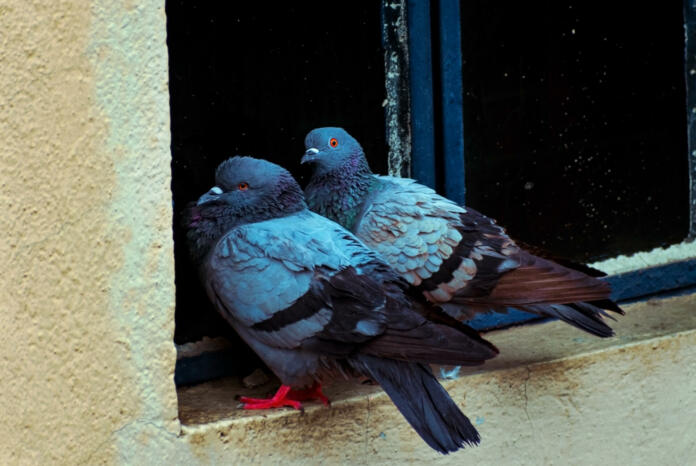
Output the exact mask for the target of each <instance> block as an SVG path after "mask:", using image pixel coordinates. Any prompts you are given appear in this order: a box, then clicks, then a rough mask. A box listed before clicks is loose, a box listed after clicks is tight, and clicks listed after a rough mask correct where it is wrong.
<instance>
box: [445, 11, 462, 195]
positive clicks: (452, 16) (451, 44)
mask: <svg viewBox="0 0 696 466" xmlns="http://www.w3.org/2000/svg"><path fill="white" fill-rule="evenodd" d="M459 14H460V11H459V0H440V8H439V16H440V17H439V26H440V31H439V32H440V36H439V37H440V89H441V95H440V98H441V99H442V120H441V121H442V145H441V147H442V149H443V157H444V169H445V173H444V181H445V196H446V197H448V198H449V199H451V200H453V201H455V202H457V203H459V204H464V198H465V193H466V187H465V184H464V120H463V112H462V45H461V31H460V24H461V22H460V17H459Z"/></svg>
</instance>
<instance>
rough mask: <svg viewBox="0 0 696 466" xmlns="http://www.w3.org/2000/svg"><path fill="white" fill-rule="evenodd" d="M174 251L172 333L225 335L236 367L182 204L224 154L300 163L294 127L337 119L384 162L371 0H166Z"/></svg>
mask: <svg viewBox="0 0 696 466" xmlns="http://www.w3.org/2000/svg"><path fill="white" fill-rule="evenodd" d="M166 13H167V32H168V46H169V57H170V61H169V72H170V96H171V128H172V158H173V159H172V191H173V196H174V215H175V221H174V244H175V259H176V333H175V338H174V339H175V342H176V343H177V344H183V343H187V342H192V341H197V340H199V339H201V338H202V337H204V336H209V337H214V336H225V337H227V338H229V339H230V341H232V343H233V346H232V348H231V349H230V350H229V353H231V354H233V355H234V357H228V358H227V362H226V364H229V365H232V366H234V367H233V368H232V369H233V371H235V372H237V373H238V374H246V373H248V371H249V370H250V369H251V368H253V367H257V366H258V364H259V363H258V360H257V359H256V356H254V355H253V353H252V352H251V350H249V349H248V348H247V347H246V345H244V344H243V343H242V342H241V341H240V340H239V338H238V337H237V336H236V335H235V334H234V331H233V330H232V329H231V328H230V327H229V326H228V325H227V324H226V323H225V322H224V321H223V320H222V318H221V317H219V316H218V315H217V313H216V311H215V310H214V309H213V308H212V306H211V305H210V304H209V302H208V298H207V296H206V295H205V293H204V291H203V290H202V287H201V286H200V285H199V283H198V277H197V274H196V271H195V270H194V268H193V266H192V264H191V262H190V261H189V258H188V252H187V248H186V244H185V235H184V232H183V230H182V228H181V227H180V225H179V221H180V213H181V210H182V208H183V207H184V206H185V205H186V203H188V202H189V201H192V200H195V199H197V197H198V196H199V195H201V194H202V193H203V192H205V191H207V190H208V189H209V188H210V187H211V186H212V185H213V182H214V181H213V180H214V170H215V167H216V166H217V165H218V164H219V163H220V162H221V161H223V160H225V159H226V158H228V157H231V156H233V155H252V156H255V157H260V158H265V159H268V160H271V161H273V162H275V163H278V164H280V165H282V166H284V167H286V168H287V169H289V170H290V171H291V172H292V173H293V174H294V175H295V176H296V177H297V178H298V181H300V184H302V185H304V183H306V181H307V175H309V173H307V172H305V171H301V170H300V165H299V161H300V158H301V156H302V154H303V152H304V143H303V139H304V135H305V134H306V133H307V132H308V131H309V130H311V129H312V128H314V127H318V126H329V125H331V126H343V127H345V128H346V129H348V130H349V131H351V132H352V133H353V134H355V135H356V136H357V138H358V139H359V140H360V141H361V143H362V144H363V146H364V148H365V150H366V153H367V154H368V157H369V158H370V160H369V161H370V163H371V165H372V167H373V168H374V169H375V170H376V171H377V172H379V173H385V172H386V143H385V135H384V132H385V128H384V111H383V106H382V103H383V101H384V97H385V90H384V64H383V52H382V48H381V23H380V3H379V2H358V3H354V2H344V4H343V8H341V14H340V15H333V14H330V12H328V11H327V9H326V7H325V3H324V2H299V3H285V4H267V3H259V2H256V3H254V2H186V1H183V0H169V1H167V4H166Z"/></svg>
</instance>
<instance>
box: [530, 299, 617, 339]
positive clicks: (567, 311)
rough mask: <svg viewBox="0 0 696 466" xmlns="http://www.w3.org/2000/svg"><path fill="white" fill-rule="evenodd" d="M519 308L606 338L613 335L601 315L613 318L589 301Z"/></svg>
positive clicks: (612, 331)
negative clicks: (553, 318) (556, 319)
mask: <svg viewBox="0 0 696 466" xmlns="http://www.w3.org/2000/svg"><path fill="white" fill-rule="evenodd" d="M617 307H618V306H617ZM520 309H522V310H523V311H529V312H534V313H536V314H541V315H545V316H550V317H555V318H558V319H560V320H562V321H563V322H566V323H568V324H570V325H572V326H574V327H577V328H579V329H580V330H584V331H586V332H588V333H591V334H592V335H595V336H598V337H602V338H607V337H612V336H614V330H612V328H611V327H609V326H608V325H607V324H606V323H605V322H604V320H603V319H602V317H607V318H609V319H612V320H614V318H613V317H612V316H611V315H609V314H607V313H606V312H604V310H603V309H600V308H599V307H597V306H594V305H593V304H590V303H570V304H535V305H527V306H520Z"/></svg>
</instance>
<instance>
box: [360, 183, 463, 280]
mask: <svg viewBox="0 0 696 466" xmlns="http://www.w3.org/2000/svg"><path fill="white" fill-rule="evenodd" d="M379 181H380V188H379V189H377V190H375V191H374V192H373V194H372V196H371V198H370V199H369V202H367V203H366V206H365V209H364V211H363V212H362V213H361V216H360V218H359V219H358V222H357V223H356V227H355V233H356V235H357V236H358V237H359V238H360V239H361V240H362V241H363V242H364V243H365V244H366V245H367V246H368V247H370V248H372V249H374V250H375V251H377V252H379V253H380V254H381V255H382V256H383V257H384V258H385V259H386V261H387V262H388V263H389V265H391V266H392V267H393V268H394V270H396V272H397V273H399V274H400V275H401V276H402V277H403V278H404V279H406V280H407V281H408V282H409V283H410V284H411V285H414V286H418V285H420V284H421V282H422V281H423V280H425V279H427V278H430V277H431V276H432V275H433V274H435V273H437V271H438V270H439V269H440V267H441V266H442V263H443V262H444V261H446V260H447V259H448V258H449V257H450V256H451V255H452V253H453V250H454V248H455V247H456V245H457V244H458V243H459V242H460V241H461V239H462V238H461V234H460V233H459V232H458V231H457V230H456V228H453V226H454V225H456V224H457V223H458V219H459V216H460V214H461V213H463V212H464V210H463V209H462V208H461V207H459V206H458V205H456V204H455V203H453V202H450V201H449V200H447V199H444V198H442V197H440V196H438V195H437V194H436V193H435V192H434V191H433V190H432V189H430V188H427V187H426V186H423V185H420V184H417V183H415V182H414V181H413V180H409V179H400V178H392V177H379Z"/></svg>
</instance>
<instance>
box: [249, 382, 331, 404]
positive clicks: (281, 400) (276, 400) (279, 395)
mask: <svg viewBox="0 0 696 466" xmlns="http://www.w3.org/2000/svg"><path fill="white" fill-rule="evenodd" d="M307 400H319V401H321V402H322V403H324V404H325V405H326V406H328V405H329V399H328V398H326V396H324V394H323V393H322V392H321V385H320V384H318V383H316V382H315V383H314V385H312V386H311V387H309V388H305V389H303V390H293V389H291V388H290V387H289V386H287V385H281V386H280V388H279V389H278V391H277V392H276V394H275V395H273V398H249V397H246V396H242V397H240V398H239V401H241V402H242V403H243V406H242V407H243V408H244V409H270V408H282V407H283V406H288V407H291V408H295V409H303V408H302V403H300V402H301V401H307Z"/></svg>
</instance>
